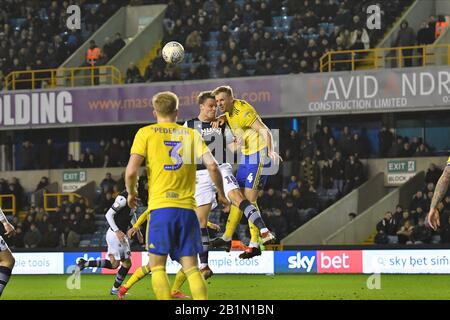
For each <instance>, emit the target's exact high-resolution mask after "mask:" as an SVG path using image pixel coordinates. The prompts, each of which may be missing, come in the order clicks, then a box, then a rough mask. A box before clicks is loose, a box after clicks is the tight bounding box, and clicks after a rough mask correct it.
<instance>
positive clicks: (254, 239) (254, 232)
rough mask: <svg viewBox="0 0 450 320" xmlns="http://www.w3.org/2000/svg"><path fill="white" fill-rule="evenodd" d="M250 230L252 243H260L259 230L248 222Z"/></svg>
mask: <svg viewBox="0 0 450 320" xmlns="http://www.w3.org/2000/svg"><path fill="white" fill-rule="evenodd" d="M248 227H249V228H250V242H254V243H258V241H259V229H258V228H257V227H256V226H255V225H254V224H253V223H251V222H250V221H249V222H248Z"/></svg>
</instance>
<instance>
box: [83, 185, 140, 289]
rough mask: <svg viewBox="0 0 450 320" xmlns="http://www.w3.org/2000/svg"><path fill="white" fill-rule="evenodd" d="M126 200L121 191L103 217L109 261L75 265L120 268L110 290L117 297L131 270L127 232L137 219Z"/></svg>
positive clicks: (124, 192) (125, 192)
mask: <svg viewBox="0 0 450 320" xmlns="http://www.w3.org/2000/svg"><path fill="white" fill-rule="evenodd" d="M127 198H128V193H127V191H126V190H125V191H122V192H121V193H120V194H119V195H118V196H117V197H116V199H115V200H114V203H113V205H112V206H111V208H109V210H108V211H107V212H106V215H105V216H106V220H107V221H108V224H109V229H108V231H107V232H106V242H107V243H108V257H109V259H101V260H91V261H86V260H84V259H79V261H78V263H77V265H78V267H79V268H80V270H83V269H84V268H106V269H117V268H118V267H119V266H120V268H119V270H118V271H117V275H116V279H115V281H114V285H113V287H112V288H111V294H112V295H117V293H118V291H119V287H120V286H121V284H122V282H123V280H124V279H125V277H126V276H127V274H128V270H130V268H131V249H130V242H129V238H128V236H127V231H128V229H129V228H130V227H132V226H133V224H134V223H135V222H136V220H137V218H136V213H135V210H132V209H131V208H130V207H129V206H128V204H127ZM136 234H137V236H138V239H139V242H143V236H142V234H141V232H140V231H139V230H138V232H137V233H136Z"/></svg>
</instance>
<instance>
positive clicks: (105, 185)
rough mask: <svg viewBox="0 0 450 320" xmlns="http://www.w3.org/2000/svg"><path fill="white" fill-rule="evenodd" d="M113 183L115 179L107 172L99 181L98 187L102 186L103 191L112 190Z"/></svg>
mask: <svg viewBox="0 0 450 320" xmlns="http://www.w3.org/2000/svg"><path fill="white" fill-rule="evenodd" d="M115 184H116V181H115V180H114V179H113V178H112V175H111V173H110V172H107V173H106V175H105V178H104V179H103V180H102V182H101V183H100V188H102V190H103V191H104V192H105V193H106V192H112V191H113V188H114V185H115Z"/></svg>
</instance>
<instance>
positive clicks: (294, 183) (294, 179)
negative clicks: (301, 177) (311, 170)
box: [288, 176, 297, 193]
mask: <svg viewBox="0 0 450 320" xmlns="http://www.w3.org/2000/svg"><path fill="white" fill-rule="evenodd" d="M295 188H297V177H296V176H291V182H289V185H288V192H289V193H291V192H292V190H294V189H295Z"/></svg>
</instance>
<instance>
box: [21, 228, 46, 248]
mask: <svg viewBox="0 0 450 320" xmlns="http://www.w3.org/2000/svg"><path fill="white" fill-rule="evenodd" d="M41 240H42V235H41V233H40V232H39V230H38V228H37V227H36V225H35V224H34V223H32V224H31V225H30V230H28V231H27V232H26V233H25V235H24V237H23V242H24V245H25V248H28V249H33V248H36V247H37V246H38V245H39V243H40V242H41Z"/></svg>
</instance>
